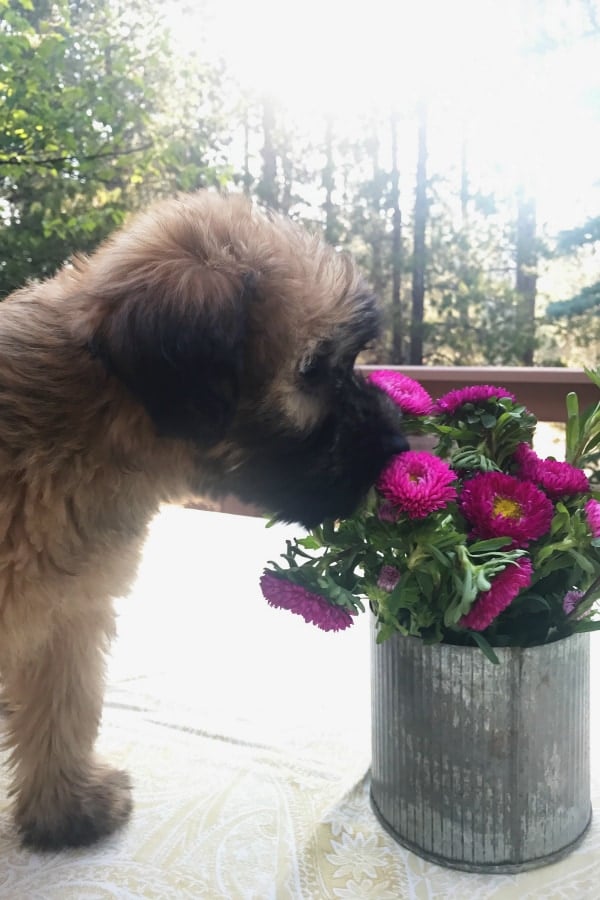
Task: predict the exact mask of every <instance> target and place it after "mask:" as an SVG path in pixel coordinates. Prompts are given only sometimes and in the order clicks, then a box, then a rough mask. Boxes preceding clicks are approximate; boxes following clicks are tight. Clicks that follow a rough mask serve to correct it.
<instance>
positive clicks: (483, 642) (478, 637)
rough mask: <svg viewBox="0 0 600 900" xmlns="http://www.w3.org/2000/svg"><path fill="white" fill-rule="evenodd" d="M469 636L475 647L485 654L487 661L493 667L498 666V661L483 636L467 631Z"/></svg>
mask: <svg viewBox="0 0 600 900" xmlns="http://www.w3.org/2000/svg"><path fill="white" fill-rule="evenodd" d="M469 634H470V635H471V637H472V638H473V640H474V641H475V643H476V644H477V646H478V647H479V648H480V650H481V651H482V652H483V653H484V654H485V656H486V657H487V659H489V661H490V662H491V663H493V664H494V665H495V666H498V665H500V660H499V659H498V657H497V656H496V654H495V653H494V650H493V648H492V646H491V644H489V643H488V641H487V640H486V639H485V638H484V636H483V635H482V634H481V632H479V631H469Z"/></svg>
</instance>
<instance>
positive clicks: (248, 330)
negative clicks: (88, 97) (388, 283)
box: [0, 192, 405, 848]
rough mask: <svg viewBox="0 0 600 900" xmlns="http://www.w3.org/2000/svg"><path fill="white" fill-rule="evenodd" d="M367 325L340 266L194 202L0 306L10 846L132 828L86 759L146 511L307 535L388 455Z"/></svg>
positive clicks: (241, 215) (237, 212)
mask: <svg viewBox="0 0 600 900" xmlns="http://www.w3.org/2000/svg"><path fill="white" fill-rule="evenodd" d="M375 327H376V313H375V306H374V301H373V298H372V296H371V295H370V293H369V291H368V290H367V289H366V287H365V285H364V284H363V282H362V281H361V279H360V277H359V275H358V274H357V272H356V270H355V268H354V266H353V264H352V262H351V261H350V260H349V259H348V258H347V257H345V256H343V255H340V254H337V253H335V252H334V251H333V250H331V249H330V248H328V247H326V246H325V245H324V244H323V243H321V242H320V241H319V240H318V239H316V238H314V237H311V236H309V235H308V234H307V233H306V232H305V231H303V230H301V229H300V228H298V227H297V226H295V225H293V224H292V223H291V222H289V221H287V220H284V219H282V218H277V217H273V216H266V215H264V214H261V213H259V212H257V211H256V210H254V209H253V208H252V207H251V206H250V204H249V203H248V202H247V201H246V200H245V199H243V198H242V197H240V196H230V197H223V196H220V195H218V194H213V193H208V192H204V193H202V192H201V193H199V194H195V195H192V196H184V197H180V198H177V199H175V200H170V201H167V202H163V203H161V204H158V205H157V206H156V207H154V208H152V209H151V210H150V211H149V212H147V213H145V214H141V215H139V216H137V217H135V218H134V219H133V221H132V222H131V223H130V225H129V226H128V227H127V228H125V229H124V230H123V231H121V232H119V233H118V234H116V236H114V237H113V238H111V239H110V240H109V241H107V242H106V243H105V244H104V245H103V246H101V247H100V249H99V250H98V251H97V252H96V253H95V254H94V255H93V256H92V257H91V258H89V259H79V260H77V261H76V262H75V263H74V264H73V265H72V266H70V267H66V268H65V269H63V270H62V271H61V272H60V273H59V274H58V275H57V276H56V277H55V278H53V279H51V280H48V281H46V282H44V283H41V284H32V285H29V286H27V287H25V288H24V289H23V290H20V291H17V292H16V293H14V294H12V295H11V296H10V297H9V298H8V299H7V300H6V301H5V302H3V303H2V304H0V480H1V490H0V683H1V685H2V692H3V705H4V709H5V710H6V715H5V717H4V719H5V721H4V724H5V726H6V731H7V738H6V740H7V743H8V747H9V749H10V763H11V767H12V773H13V783H12V794H13V798H14V808H15V816H16V821H17V825H18V828H19V830H20V832H21V835H22V837H23V839H24V841H25V843H27V844H30V845H32V846H35V847H39V848H57V847H62V846H69V845H70V846H77V845H83V844H88V843H91V842H92V841H94V840H95V839H97V838H98V837H100V836H102V835H104V834H108V833H110V832H111V831H112V830H113V829H114V828H116V827H117V826H119V825H120V824H121V823H123V822H124V821H125V820H126V818H127V816H128V814H129V812H130V808H131V799H130V788H129V783H128V779H127V776H126V775H125V774H124V773H122V772H118V771H114V770H112V769H110V768H107V767H105V766H103V765H102V764H101V763H99V762H98V761H97V760H96V759H95V757H94V743H95V739H96V734H97V729H98V724H99V719H100V714H101V704H102V690H103V656H104V652H105V651H106V649H107V646H108V643H109V641H110V638H111V636H112V634H113V628H114V620H113V610H112V602H111V598H112V597H114V596H118V595H122V594H123V593H124V592H125V591H126V590H127V589H128V586H129V585H130V583H131V581H132V578H133V576H134V574H135V571H136V564H137V561H138V556H139V553H140V548H141V546H142V544H143V541H144V536H145V532H146V526H147V523H148V521H149V519H150V518H151V517H152V515H153V514H154V513H155V512H156V510H157V508H158V505H159V504H160V503H161V502H170V501H176V502H178V501H182V500H183V499H185V498H189V497H191V496H202V495H205V496H206V495H207V494H208V495H211V494H212V495H217V496H218V495H219V494H223V493H233V494H236V495H237V496H238V497H240V498H241V499H243V500H246V501H250V502H254V503H258V504H260V505H261V506H262V507H263V508H266V509H268V510H271V511H272V512H274V513H276V514H277V515H278V516H279V517H280V518H282V519H285V520H289V521H292V520H297V521H300V522H302V523H304V524H307V525H312V524H314V523H317V522H319V521H320V520H322V519H323V518H324V517H326V516H341V515H344V514H347V513H349V512H350V511H351V510H352V508H353V507H354V506H355V504H356V503H357V501H358V500H359V498H360V496H361V494H362V493H363V492H364V491H365V490H366V489H367V487H368V486H369V484H370V483H371V482H372V481H373V480H374V479H375V478H376V476H377V473H378V472H379V470H380V469H381V467H382V466H383V465H384V464H385V462H386V461H387V459H388V458H389V457H390V456H391V455H392V454H393V453H395V452H398V451H400V450H401V449H404V448H405V443H404V440H403V438H402V437H401V436H400V434H399V431H398V425H397V421H396V419H395V414H394V413H393V411H392V410H391V409H390V408H389V407H388V405H387V403H386V400H385V398H384V397H383V395H381V394H380V393H379V392H377V391H375V390H374V389H373V388H371V387H370V386H368V385H366V384H365V383H364V382H362V381H361V380H360V379H359V378H358V377H357V376H356V375H355V374H354V373H353V363H354V359H355V357H356V354H357V353H358V352H359V351H360V349H361V348H362V347H363V346H364V345H365V343H366V342H367V341H369V340H371V339H372V338H373V336H374V334H375Z"/></svg>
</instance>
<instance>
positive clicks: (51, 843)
mask: <svg viewBox="0 0 600 900" xmlns="http://www.w3.org/2000/svg"><path fill="white" fill-rule="evenodd" d="M53 799H54V802H53V803H52V808H49V807H50V803H49V802H48V800H47V799H45V800H44V804H43V808H37V809H34V810H33V811H32V810H31V808H30V809H29V810H28V813H27V814H19V813H17V825H18V827H19V831H20V833H21V837H22V839H23V844H24V845H25V846H28V847H32V848H34V849H36V850H60V849H62V848H63V847H85V846H88V845H89V844H93V843H94V842H95V841H97V840H99V839H100V838H103V837H106V836H107V835H109V834H111V833H112V832H113V831H115V830H116V829H117V828H119V827H120V826H121V825H123V824H124V823H125V822H126V821H127V819H128V818H129V814H130V813H131V808H132V802H131V783H130V780H129V776H128V774H127V772H122V771H119V770H116V769H105V768H98V769H95V770H94V773H93V776H90V777H89V778H87V779H81V780H78V781H77V782H70V783H69V784H68V785H66V784H62V785H60V786H57V788H56V789H55V790H54V792H53Z"/></svg>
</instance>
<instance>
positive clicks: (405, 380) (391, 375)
mask: <svg viewBox="0 0 600 900" xmlns="http://www.w3.org/2000/svg"><path fill="white" fill-rule="evenodd" d="M369 381H370V382H371V383H372V384H375V385H376V386H377V387H378V388H379V389H380V390H382V391H384V392H385V393H386V394H387V395H388V397H391V398H392V400H393V401H394V403H395V404H396V405H397V406H399V407H400V409H401V410H402V412H403V413H407V414H408V415H412V416H426V415H427V414H428V413H430V412H431V410H432V409H433V400H432V399H431V397H430V396H429V394H428V393H427V391H426V390H425V388H424V387H423V386H422V385H421V384H419V382H418V381H415V380H414V378H409V377H408V375H402V373H401V372H394V371H391V370H390V369H377V370H376V371H375V372H371V374H370V375H369Z"/></svg>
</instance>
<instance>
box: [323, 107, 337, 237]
mask: <svg viewBox="0 0 600 900" xmlns="http://www.w3.org/2000/svg"><path fill="white" fill-rule="evenodd" d="M334 171H335V169H334V162H333V117H332V116H330V115H328V116H327V119H326V121H325V165H324V167H323V174H322V182H323V187H324V188H325V203H324V204H323V210H324V212H325V231H324V237H325V240H326V241H327V243H328V244H332V245H335V244H337V241H338V237H339V235H338V227H337V218H336V213H335V206H334V203H333V191H334V188H335V177H334Z"/></svg>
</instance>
